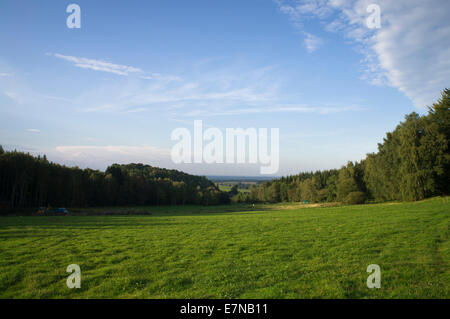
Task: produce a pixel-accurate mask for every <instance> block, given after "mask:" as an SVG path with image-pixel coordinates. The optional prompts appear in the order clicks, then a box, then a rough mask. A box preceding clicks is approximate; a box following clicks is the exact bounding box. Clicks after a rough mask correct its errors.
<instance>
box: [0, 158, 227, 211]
mask: <svg viewBox="0 0 450 319" xmlns="http://www.w3.org/2000/svg"><path fill="white" fill-rule="evenodd" d="M228 201H229V200H228V196H227V194H226V193H223V192H220V191H219V189H218V188H217V187H216V186H215V185H214V183H212V182H211V181H209V180H207V179H206V178H205V177H200V176H193V175H189V174H186V173H183V172H180V171H177V170H168V169H163V168H157V167H152V166H149V165H143V164H129V165H118V164H114V165H112V166H110V167H108V169H107V170H106V171H105V172H101V171H97V170H91V169H84V170H82V169H79V168H78V167H72V168H70V167H66V166H61V165H58V164H54V163H50V162H49V161H47V159H46V158H45V156H44V157H39V156H38V157H33V156H31V155H29V154H25V153H21V152H16V151H13V152H3V153H0V209H1V210H2V211H5V210H6V209H14V208H23V207H39V206H53V207H85V206H116V205H178V204H204V205H212V204H219V203H227V202H228Z"/></svg>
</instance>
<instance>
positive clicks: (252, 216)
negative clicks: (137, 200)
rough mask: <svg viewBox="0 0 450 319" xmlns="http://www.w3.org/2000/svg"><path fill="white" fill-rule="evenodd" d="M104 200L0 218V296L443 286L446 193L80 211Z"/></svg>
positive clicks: (360, 293)
mask: <svg viewBox="0 0 450 319" xmlns="http://www.w3.org/2000/svg"><path fill="white" fill-rule="evenodd" d="M102 210H103V211H105V210H108V209H106V208H105V209H92V210H88V211H87V212H86V211H84V212H83V211H79V212H77V211H76V210H75V211H74V215H73V216H65V217H62V216H61V217H60V216H54V217H52V216H48V217H0V297H1V298H449V297H450V294H449V288H450V268H449V261H450V242H449V229H450V218H449V217H450V201H449V198H448V197H446V198H433V199H429V200H425V201H420V202H411V203H385V204H370V205H355V206H320V205H309V206H308V205H301V204H274V205H256V206H255V207H254V208H253V207H250V205H228V206H215V207H200V206H179V207H142V208H132V209H131V208H126V209H124V208H122V209H120V208H111V209H109V210H110V211H111V214H113V215H109V216H98V215H94V216H82V215H83V213H90V214H97V213H101V211H102ZM142 212H145V213H147V214H149V215H133V213H136V214H137V213H142ZM122 213H126V214H127V215H122ZM70 264H78V265H79V266H80V267H81V288H80V289H68V288H67V286H66V279H67V277H68V276H69V273H67V272H66V268H67V266H68V265H70ZM370 264H378V265H379V266H380V267H381V288H380V289H376V288H374V289H369V288H368V287H367V285H366V280H367V277H368V276H369V275H370V274H369V273H367V271H366V270H367V266H368V265H370Z"/></svg>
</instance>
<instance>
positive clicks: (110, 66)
mask: <svg viewBox="0 0 450 319" xmlns="http://www.w3.org/2000/svg"><path fill="white" fill-rule="evenodd" d="M50 55H53V56H54V57H57V58H59V59H62V60H66V61H69V62H72V63H73V64H74V65H75V66H76V67H79V68H83V69H91V70H95V71H103V72H109V73H114V74H118V75H129V74H131V73H144V71H142V70H141V69H139V68H136V67H133V66H127V65H121V64H114V63H110V62H107V61H103V60H94V59H88V58H80V57H75V56H70V55H62V54H59V53H54V54H50Z"/></svg>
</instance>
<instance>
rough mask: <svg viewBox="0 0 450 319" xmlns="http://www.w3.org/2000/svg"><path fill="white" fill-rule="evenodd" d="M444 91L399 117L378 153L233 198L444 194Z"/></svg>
mask: <svg viewBox="0 0 450 319" xmlns="http://www.w3.org/2000/svg"><path fill="white" fill-rule="evenodd" d="M449 141H450V90H449V89H445V90H444V91H443V92H442V96H441V99H440V100H439V101H438V102H437V103H435V104H433V106H431V107H429V109H428V114H427V115H423V116H419V115H418V114H417V113H411V114H409V115H407V116H405V120H404V121H403V122H401V123H400V124H399V125H398V126H397V127H396V129H395V130H394V131H393V132H390V133H387V134H386V137H385V138H384V140H383V143H381V144H378V152H377V153H372V154H367V156H366V158H365V159H364V160H362V161H361V162H355V163H353V162H348V164H347V165H346V166H344V167H342V168H341V169H339V170H325V171H317V172H311V173H301V174H298V175H295V176H288V177H283V178H281V179H277V180H273V181H270V182H264V183H262V184H261V185H260V186H259V187H254V186H252V187H251V188H250V192H249V193H239V194H237V195H236V196H234V197H233V199H232V200H233V201H234V202H272V203H275V202H284V201H286V202H288V201H292V202H300V201H301V202H305V201H308V202H334V201H339V202H344V203H349V204H359V203H364V202H367V201H376V202H381V201H390V200H405V201H414V200H420V199H424V198H427V197H431V196H436V195H449V194H450V145H449Z"/></svg>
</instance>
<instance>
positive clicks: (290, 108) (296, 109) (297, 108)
mask: <svg viewBox="0 0 450 319" xmlns="http://www.w3.org/2000/svg"><path fill="white" fill-rule="evenodd" d="M363 110H365V108H363V107H360V106H355V105H353V106H346V107H335V106H318V107H314V106H307V105H280V106H275V107H264V108H240V109H232V110H222V111H213V112H211V111H208V110H204V109H199V110H193V111H190V112H187V113H185V115H186V116H191V117H195V116H208V117H210V116H225V115H244V114H262V113H317V114H334V113H341V112H355V111H363Z"/></svg>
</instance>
